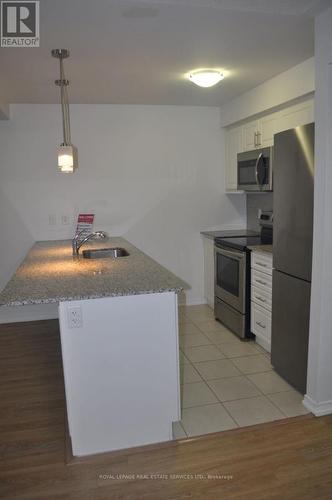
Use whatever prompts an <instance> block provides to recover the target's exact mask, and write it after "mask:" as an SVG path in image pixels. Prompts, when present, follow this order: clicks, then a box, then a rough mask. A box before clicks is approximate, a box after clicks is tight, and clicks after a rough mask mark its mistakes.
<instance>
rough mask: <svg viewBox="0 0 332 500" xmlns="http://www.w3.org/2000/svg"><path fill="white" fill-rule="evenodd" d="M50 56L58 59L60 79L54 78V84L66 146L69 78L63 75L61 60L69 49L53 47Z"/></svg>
mask: <svg viewBox="0 0 332 500" xmlns="http://www.w3.org/2000/svg"><path fill="white" fill-rule="evenodd" d="M52 56H53V57H56V58H57V59H59V63H60V79H58V80H55V85H57V86H58V87H60V98H61V109H62V129H63V144H64V145H65V146H68V145H70V144H71V133H70V116H69V101H68V91H67V87H68V85H69V80H67V79H66V77H65V70H64V65H63V60H64V59H67V57H69V50H67V49H54V50H52Z"/></svg>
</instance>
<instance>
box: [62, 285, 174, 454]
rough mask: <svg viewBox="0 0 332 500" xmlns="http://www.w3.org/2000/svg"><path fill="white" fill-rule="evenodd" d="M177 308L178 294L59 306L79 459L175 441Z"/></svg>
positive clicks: (69, 405) (71, 429) (71, 424)
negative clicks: (72, 312)
mask: <svg viewBox="0 0 332 500" xmlns="http://www.w3.org/2000/svg"><path fill="white" fill-rule="evenodd" d="M73 307H74V308H78V311H79V316H81V319H80V318H79V319H78V326H76V327H74V328H73V327H70V319H69V309H72V308H73ZM177 310H178V309H177V294H176V293H175V292H165V293H153V294H143V295H130V296H121V297H108V298H102V299H93V300H79V301H68V302H61V303H60V305H59V319H60V332H61V347H62V357H63V368H64V378H65V390H66V400H67V415H68V424H69V433H70V437H71V442H72V451H73V455H74V456H83V455H90V454H94V453H101V452H106V451H112V450H117V449H123V448H129V447H132V446H139V445H144V444H150V443H157V442H162V441H168V440H170V439H172V422H174V421H177V420H180V419H181V414H180V389H179V359H178V358H179V354H178V353H179V349H178V317H177V316H178V315H177Z"/></svg>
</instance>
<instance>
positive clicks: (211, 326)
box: [192, 317, 228, 333]
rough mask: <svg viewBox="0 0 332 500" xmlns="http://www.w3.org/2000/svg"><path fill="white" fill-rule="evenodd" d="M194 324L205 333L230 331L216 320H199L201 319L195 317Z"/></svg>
mask: <svg viewBox="0 0 332 500" xmlns="http://www.w3.org/2000/svg"><path fill="white" fill-rule="evenodd" d="M192 321H193V323H195V325H197V326H198V327H199V328H200V330H202V331H203V332H204V333H206V332H224V331H225V330H226V331H227V330H228V329H227V328H226V326H224V325H223V324H221V323H219V321H217V320H216V319H214V318H213V319H205V318H199V317H197V318H196V317H193V320H192Z"/></svg>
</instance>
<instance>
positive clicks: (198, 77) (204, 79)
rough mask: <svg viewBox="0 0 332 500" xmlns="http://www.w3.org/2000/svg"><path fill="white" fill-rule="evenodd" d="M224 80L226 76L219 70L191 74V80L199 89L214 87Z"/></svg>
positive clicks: (197, 71) (198, 70)
mask: <svg viewBox="0 0 332 500" xmlns="http://www.w3.org/2000/svg"><path fill="white" fill-rule="evenodd" d="M223 79H224V74H223V73H222V72H221V71H220V70H218V69H197V70H195V71H191V72H190V73H189V80H190V81H191V82H193V83H195V84H196V85H198V86H199V87H213V86H214V85H217V83H219V82H220V81H221V80H223Z"/></svg>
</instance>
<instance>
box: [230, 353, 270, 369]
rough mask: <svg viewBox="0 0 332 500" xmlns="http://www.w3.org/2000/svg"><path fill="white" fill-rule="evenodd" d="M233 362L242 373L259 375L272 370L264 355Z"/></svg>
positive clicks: (246, 357)
mask: <svg viewBox="0 0 332 500" xmlns="http://www.w3.org/2000/svg"><path fill="white" fill-rule="evenodd" d="M232 361H233V363H234V364H235V366H236V367H237V368H238V369H239V370H241V372H242V373H259V372H267V371H269V370H272V365H271V363H270V361H269V360H268V359H267V358H266V357H265V356H264V354H258V355H257V356H243V357H242V358H232Z"/></svg>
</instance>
